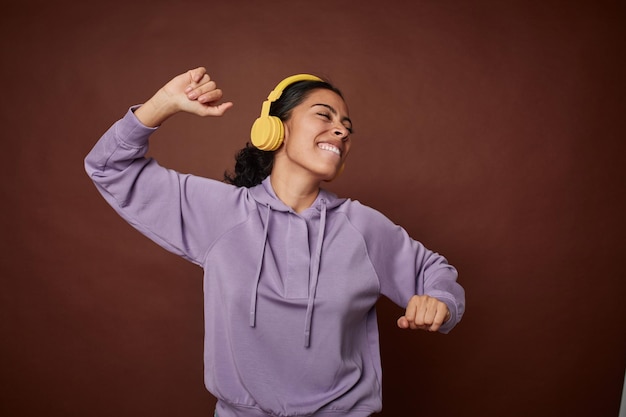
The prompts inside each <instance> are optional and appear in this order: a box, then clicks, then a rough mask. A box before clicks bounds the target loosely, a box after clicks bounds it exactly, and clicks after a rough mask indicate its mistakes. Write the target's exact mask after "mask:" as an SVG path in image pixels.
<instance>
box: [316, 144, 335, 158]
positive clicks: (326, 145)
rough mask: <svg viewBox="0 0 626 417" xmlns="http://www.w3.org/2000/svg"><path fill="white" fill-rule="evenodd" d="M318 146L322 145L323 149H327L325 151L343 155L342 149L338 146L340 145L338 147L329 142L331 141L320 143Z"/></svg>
mask: <svg viewBox="0 0 626 417" xmlns="http://www.w3.org/2000/svg"><path fill="white" fill-rule="evenodd" d="M317 146H319V147H320V149H323V150H325V151H330V152H334V153H336V154H337V155H339V156H341V151H340V150H339V148H338V147H336V146H333V145H331V144H329V143H320V144H319V145H317Z"/></svg>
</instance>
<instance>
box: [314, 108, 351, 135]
mask: <svg viewBox="0 0 626 417" xmlns="http://www.w3.org/2000/svg"><path fill="white" fill-rule="evenodd" d="M315 106H322V107H326V108H327V109H328V110H330V112H331V113H332V114H337V110H335V108H334V107H333V106H331V105H328V104H324V103H317V104H314V105H312V106H311V107H315ZM341 121H342V122H348V123H350V129H352V120H350V118H349V117H348V116H344V117H342V118H341Z"/></svg>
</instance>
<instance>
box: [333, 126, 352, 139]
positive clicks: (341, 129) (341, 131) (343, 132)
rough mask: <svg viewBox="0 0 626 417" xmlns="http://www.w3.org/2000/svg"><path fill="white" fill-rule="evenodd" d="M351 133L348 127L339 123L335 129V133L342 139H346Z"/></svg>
mask: <svg viewBox="0 0 626 417" xmlns="http://www.w3.org/2000/svg"><path fill="white" fill-rule="evenodd" d="M349 133H350V132H349V131H348V128H347V127H345V126H344V125H337V126H335V128H334V129H333V134H334V135H335V136H337V137H338V138H341V140H346V139H347V138H348V134H349Z"/></svg>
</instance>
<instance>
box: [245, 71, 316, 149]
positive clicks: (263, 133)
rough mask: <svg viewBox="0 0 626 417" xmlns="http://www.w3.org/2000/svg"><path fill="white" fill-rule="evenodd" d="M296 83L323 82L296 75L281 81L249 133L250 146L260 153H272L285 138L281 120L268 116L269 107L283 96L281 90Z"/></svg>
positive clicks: (307, 75) (312, 77)
mask: <svg viewBox="0 0 626 417" xmlns="http://www.w3.org/2000/svg"><path fill="white" fill-rule="evenodd" d="M298 81H323V80H322V79H321V78H319V77H316V76H315V75H310V74H297V75H292V76H291V77H287V78H285V79H284V80H282V81H281V82H280V83H279V84H278V85H277V86H276V88H274V89H273V90H272V92H271V93H270V94H269V95H268V96H267V100H266V101H264V102H263V107H261V116H259V118H258V119H256V120H255V122H254V124H253V125H252V130H251V131H250V138H251V139H252V144H253V145H254V146H255V147H257V148H259V149H261V150H262V151H274V150H276V149H278V148H279V147H280V145H281V144H282V143H283V138H284V137H285V127H284V126H283V122H282V120H280V118H278V117H276V116H270V106H271V105H272V103H273V102H275V101H276V100H278V99H279V98H280V96H281V95H282V94H283V90H284V89H285V88H287V87H288V86H289V85H291V84H293V83H295V82H298Z"/></svg>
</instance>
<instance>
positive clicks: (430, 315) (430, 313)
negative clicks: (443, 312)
mask: <svg viewBox="0 0 626 417" xmlns="http://www.w3.org/2000/svg"><path fill="white" fill-rule="evenodd" d="M438 303H439V300H437V299H435V298H429V299H428V301H427V302H426V305H425V310H424V316H423V324H424V325H428V326H430V325H432V324H433V323H434V322H435V317H436V315H437V304H438Z"/></svg>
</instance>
